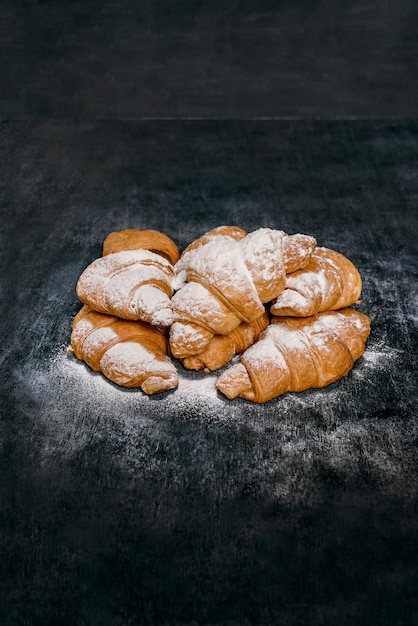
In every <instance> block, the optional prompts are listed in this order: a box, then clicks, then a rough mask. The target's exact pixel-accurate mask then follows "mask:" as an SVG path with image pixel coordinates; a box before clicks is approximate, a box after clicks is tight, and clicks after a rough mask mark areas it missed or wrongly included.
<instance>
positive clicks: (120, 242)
mask: <svg viewBox="0 0 418 626" xmlns="http://www.w3.org/2000/svg"><path fill="white" fill-rule="evenodd" d="M144 247H145V248H144ZM103 254H104V256H102V257H100V258H99V259H97V260H96V261H93V263H91V264H90V265H89V266H88V267H87V268H86V269H85V270H84V272H83V273H82V274H81V276H80V278H79V280H78V283H77V288H76V290H77V295H78V297H79V298H80V300H81V302H83V303H84V304H87V305H88V306H90V307H91V308H92V309H94V310H95V311H97V312H99V313H106V314H110V315H116V316H117V317H120V318H123V319H128V320H142V321H145V322H149V323H150V324H155V325H160V326H169V325H170V324H171V323H172V322H173V319H174V316H173V311H172V306H171V301H170V299H171V296H172V293H173V286H172V282H173V279H174V266H173V261H174V260H175V259H177V258H178V250H177V247H176V245H175V244H174V242H173V241H171V239H169V237H167V236H166V235H164V234H163V233H159V232H158V231H150V230H148V231H135V230H130V229H128V230H124V231H119V232H117V233H111V234H110V235H109V236H108V237H107V238H106V239H105V241H104V244H103Z"/></svg>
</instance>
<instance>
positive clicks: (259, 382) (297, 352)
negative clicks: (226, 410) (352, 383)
mask: <svg viewBox="0 0 418 626" xmlns="http://www.w3.org/2000/svg"><path fill="white" fill-rule="evenodd" d="M369 333H370V319H369V318H368V317H367V315H365V314H364V313H361V312H359V311H356V310H354V309H351V308H344V309H341V310H339V311H326V312H323V313H319V314H317V315H315V316H312V317H307V318H296V317H293V318H290V317H285V318H279V317H276V318H273V320H272V324H270V325H269V326H268V328H267V329H266V330H265V331H264V332H263V333H262V334H261V336H260V338H259V340H258V341H257V342H256V343H255V344H254V345H253V346H251V347H250V348H248V350H246V351H245V352H244V353H243V354H242V355H241V360H240V362H239V363H237V364H235V365H232V366H231V367H230V368H228V369H227V370H225V371H224V372H223V373H222V374H221V375H220V376H219V378H218V381H217V385H216V386H217V388H218V390H219V391H221V392H222V393H223V394H224V395H226V396H227V397H228V398H230V399H233V398H236V397H241V398H245V399H247V400H251V401H253V402H258V403H262V402H267V401H268V400H271V399H273V398H276V397H277V396H279V395H281V394H282V393H285V392H286V391H304V390H306V389H310V388H319V387H325V386H326V385H329V384H330V383H332V382H335V381H337V380H338V379H339V378H342V377H343V376H345V375H346V374H347V373H348V372H349V371H350V370H351V368H352V367H353V365H354V362H355V361H356V360H357V359H358V358H359V357H360V356H361V355H362V354H363V352H364V348H365V342H366V340H367V337H368V336H369Z"/></svg>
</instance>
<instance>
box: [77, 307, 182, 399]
mask: <svg viewBox="0 0 418 626" xmlns="http://www.w3.org/2000/svg"><path fill="white" fill-rule="evenodd" d="M71 348H72V351H73V353H74V354H75V356H76V357H77V358H78V359H80V360H81V361H85V363H87V365H88V366H89V367H91V369H93V370H94V371H96V372H102V373H103V374H104V375H105V376H106V377H107V378H108V379H109V380H111V381H113V382H114V383H116V384H117V385H122V386H124V387H141V389H142V390H143V391H144V392H145V393H147V394H154V393H157V392H159V391H167V390H169V389H174V388H175V387H177V385H178V372H177V370H176V368H175V366H174V364H173V363H172V361H171V359H170V358H169V357H168V356H167V354H166V353H167V339H166V337H165V335H164V333H163V331H162V330H160V329H159V328H157V327H155V326H152V325H150V324H148V323H146V322H141V321H139V322H136V321H129V320H123V319H120V318H118V317H115V316H113V315H105V314H102V313H97V312H96V311H93V310H92V309H91V308H90V307H88V306H86V305H84V306H83V308H82V309H81V310H80V311H79V313H78V314H77V315H76V317H75V318H74V321H73V326H72V334H71Z"/></svg>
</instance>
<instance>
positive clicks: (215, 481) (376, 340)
mask: <svg viewBox="0 0 418 626" xmlns="http://www.w3.org/2000/svg"><path fill="white" fill-rule="evenodd" d="M0 162H1V170H0V183H1V214H2V217H1V224H2V228H1V246H0V259H1V266H2V270H3V271H2V274H1V290H2V291H1V293H2V308H3V312H2V315H1V318H0V324H1V337H2V350H1V357H0V358H1V362H2V382H1V422H0V437H1V443H2V447H1V456H0V524H1V532H0V554H1V558H0V571H1V574H0V623H1V624H2V625H3V626H12V625H13V626H15V625H38V624H39V625H41V624H42V625H43V626H46V625H52V624H54V625H55V624H62V625H66V624H68V625H71V626H75V625H79V626H81V625H83V626H84V625H89V626H90V625H91V626H93V625H94V626H96V625H99V624H100V625H102V624H103V625H105V626H107V625H112V626H113V625H120V626H122V625H123V626H125V625H126V626H127V625H128V624H131V625H141V626H142V625H160V624H164V625H171V626H174V625H182V626H192V625H193V626H195V625H197V624H199V625H202V624H204V625H208V626H209V625H211V626H214V625H225V626H238V625H239V626H246V625H255V626H267V625H269V626H270V625H273V624H274V625H285V626H296V625H301V624H303V625H305V624H309V625H320V624H321V625H327V626H332V625H335V624H339V625H340V626H347V625H356V626H357V625H362V626H363V625H366V624H367V625H368V624H370V625H373V626H375V625H379V626H382V625H387V626H394V625H395V624H396V626H400V625H403V626H407V625H408V626H412V625H413V624H416V623H417V620H418V524H417V519H418V517H417V513H418V499H417V488H418V461H417V448H416V445H417V435H418V424H417V416H416V401H417V391H416V386H417V380H416V350H417V335H416V326H417V319H418V306H417V292H416V279H417V263H416V261H417V234H418V233H417V220H416V218H417V204H418V170H417V163H418V125H417V123H416V122H408V121H386V122H384V121H374V122H372V121H369V122H367V121H363V122H362V121H345V122H341V121H334V122H333V121H317V122H307V121H305V122H302V121H280V122H278V121H276V122H273V121H264V122H260V121H259V122H256V121H253V122H250V121H248V122H244V121H241V122H240V121H235V122H227V121H225V122H221V121H218V122H216V121H206V122H203V121H172V122H170V121H166V122H161V121H160V122H157V121H153V122H151V121H149V122H146V121H119V122H117V121H113V122H111V121H107V122H106V121H103V122H87V121H85V122H76V121H73V122H69V121H67V122H66V121H44V122H23V121H22V122H18V121H15V122H10V123H3V124H1V126H0ZM221 224H236V225H239V226H242V227H243V228H245V229H247V230H253V229H256V228H259V227H262V226H266V227H273V228H280V229H283V230H285V231H286V232H288V233H295V232H305V233H308V234H311V235H313V236H315V237H316V238H317V241H318V243H319V244H320V245H325V246H329V247H333V248H335V249H337V250H339V251H341V252H342V253H344V254H346V255H347V256H349V257H350V258H351V259H352V260H353V261H354V262H355V263H356V265H357V266H358V268H359V270H360V272H361V274H362V277H363V282H364V289H363V299H362V302H361V304H360V305H358V307H359V309H360V310H362V311H364V312H366V313H367V314H368V315H369V316H370V317H371V320H372V332H371V336H370V338H369V341H368V343H367V349H366V352H365V354H364V356H363V357H362V358H361V359H360V360H359V361H358V362H357V364H356V366H355V368H354V369H353V370H352V372H351V373H350V374H349V375H348V376H347V377H346V378H344V379H343V380H341V381H339V382H337V383H335V384H334V385H332V386H330V387H328V388H325V389H322V390H309V391H306V392H303V393H300V394H285V395H284V396H282V397H280V398H277V399H276V400H273V401H271V402H269V403H267V404H266V405H260V406H258V405H253V404H251V403H248V402H246V401H241V400H237V401H234V402H229V401H227V400H226V399H224V398H223V397H222V396H221V395H220V394H219V395H218V394H217V393H216V391H215V389H214V381H215V375H209V376H206V375H204V374H200V373H186V372H184V371H181V372H180V373H181V380H180V386H179V388H178V389H177V390H176V391H174V392H170V393H166V394H161V395H160V396H155V397H153V398H149V397H147V396H145V395H144V394H142V393H141V392H140V391H135V390H124V389H120V388H117V387H116V386H115V385H113V384H111V383H109V382H107V381H106V380H105V379H104V378H102V377H101V376H100V375H98V374H93V373H92V372H90V370H88V369H87V368H86V367H85V366H84V365H83V364H81V363H79V362H76V360H75V359H74V358H73V357H71V356H68V355H67V354H66V347H67V345H68V342H69V336H70V327H71V321H72V318H73V317H74V315H75V313H76V312H77V311H78V309H79V307H80V303H79V302H78V300H77V297H76V294H75V284H76V281H77V278H78V276H79V274H80V273H81V271H82V270H83V269H84V268H85V267H86V265H87V264H88V263H90V262H91V261H92V260H94V259H95V258H97V257H98V256H99V255H100V251H101V244H102V241H103V239H104V237H105V236H106V235H107V234H108V233H109V232H111V231H113V230H118V229H122V228H127V227H132V228H156V229H160V230H163V231H164V232H166V233H167V234H169V235H170V236H171V237H172V238H173V239H174V240H175V241H176V243H177V244H178V246H179V247H180V248H181V249H182V248H184V247H185V246H186V244H187V243H189V242H190V241H191V240H192V239H193V238H195V237H197V236H198V235H200V234H202V233H203V232H205V231H206V230H208V229H210V228H213V227H214V226H218V225H221Z"/></svg>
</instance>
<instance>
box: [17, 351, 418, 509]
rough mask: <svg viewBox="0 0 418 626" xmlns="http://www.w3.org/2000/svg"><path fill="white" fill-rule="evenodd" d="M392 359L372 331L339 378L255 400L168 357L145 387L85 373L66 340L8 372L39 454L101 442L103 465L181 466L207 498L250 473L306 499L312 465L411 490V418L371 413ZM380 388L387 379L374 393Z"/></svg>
mask: <svg viewBox="0 0 418 626" xmlns="http://www.w3.org/2000/svg"><path fill="white" fill-rule="evenodd" d="M266 349H267V351H269V350H271V346H270V347H267V348H266ZM401 358H404V355H403V354H402V351H401V350H396V349H392V348H391V347H390V346H388V345H385V344H384V343H383V342H382V343H379V342H377V343H376V342H375V341H372V342H371V343H370V346H366V351H365V353H364V355H363V357H362V358H361V359H360V360H359V361H358V362H357V364H356V366H355V367H354V369H353V370H352V372H351V373H350V375H349V377H348V378H347V379H344V380H342V381H339V382H338V383H334V384H332V385H330V386H328V387H326V388H324V389H311V390H309V391H307V392H302V393H286V394H284V395H282V396H280V397H279V398H277V399H275V400H273V401H271V402H268V403H266V404H263V405H256V404H253V403H251V402H247V401H245V400H240V399H238V400H233V401H230V400H228V399H227V398H225V396H223V394H221V393H220V392H218V391H217V389H216V380H217V374H216V373H212V374H204V373H202V372H189V371H187V370H184V369H183V368H182V366H181V365H180V364H179V363H178V362H177V361H174V364H175V367H176V369H177V371H178V374H179V384H178V388H177V389H174V390H172V391H168V392H164V393H161V394H155V395H154V396H147V395H146V394H145V393H143V392H142V391H141V390H138V389H126V388H123V387H118V386H117V385H114V384H113V383H111V382H110V381H108V380H107V379H106V378H105V377H104V376H103V375H102V374H99V373H95V372H92V370H90V369H89V368H88V367H87V366H86V365H85V364H84V363H83V362H81V361H78V360H77V359H76V358H75V357H74V356H67V355H66V353H65V347H62V348H60V350H59V351H58V352H57V353H55V354H53V355H50V356H49V357H48V358H45V359H44V360H40V359H39V358H36V357H35V356H34V357H30V358H28V359H27V361H26V362H25V363H24V364H22V365H21V366H19V367H16V368H15V370H14V374H13V375H14V378H15V381H14V386H15V388H16V389H18V390H19V398H20V406H21V410H22V411H25V414H26V419H27V420H28V421H29V423H28V425H27V427H29V429H30V431H31V440H32V441H33V442H34V443H33V445H36V446H37V454H39V455H40V456H39V462H41V463H44V464H48V463H57V464H59V465H62V464H63V463H64V462H65V461H66V460H68V461H69V462H72V460H73V459H74V458H77V459H80V458H81V459H82V460H81V461H80V460H79V461H78V462H89V463H91V462H94V456H95V455H96V454H98V453H99V452H100V451H102V450H105V451H109V454H111V463H112V467H114V466H117V467H119V468H120V469H121V470H123V471H124V472H127V473H129V475H130V476H132V479H134V480H136V478H135V477H139V476H141V477H142V479H144V477H146V476H148V477H150V479H152V477H153V476H155V475H156V474H155V472H158V474H157V475H158V476H160V477H161V476H165V475H166V476H168V477H171V478H170V479H172V480H174V479H175V477H176V476H179V477H182V476H183V478H184V476H185V472H188V471H190V472H191V473H192V475H193V476H194V480H195V481H196V482H195V488H196V489H202V490H204V492H205V493H207V494H208V497H211V492H212V491H213V492H214V495H215V496H216V497H218V496H219V493H218V491H219V490H220V489H221V488H223V486H224V488H225V490H226V492H227V493H228V494H229V496H231V497H233V495H234V493H237V495H239V493H240V491H241V489H242V486H243V484H251V485H253V486H254V488H256V489H257V490H258V491H263V490H264V491H266V492H268V493H269V496H270V498H271V499H272V500H275V501H278V502H282V503H286V505H289V506H290V505H294V504H295V505H297V504H298V503H301V502H303V503H304V504H305V505H307V506H309V505H310V504H312V505H314V504H315V502H316V501H317V500H318V499H320V498H321V488H322V480H321V479H320V477H318V471H319V469H320V468H329V470H330V471H333V472H334V473H338V475H340V476H341V477H342V479H344V480H346V481H349V480H355V478H356V476H358V475H359V472H361V471H362V468H364V464H365V463H366V467H367V471H368V474H369V475H372V476H373V479H374V480H375V484H376V486H379V485H380V486H381V488H382V489H385V491H389V490H390V489H394V490H396V489H398V488H399V486H400V485H403V487H402V488H403V489H404V490H405V493H406V492H407V491H408V489H409V490H410V492H411V494H412V493H413V492H415V491H414V490H415V489H416V485H414V484H412V483H411V481H410V480H409V479H408V468H409V466H410V463H411V462H412V457H411V459H409V460H408V459H405V455H404V456H403V462H402V464H399V463H397V462H396V459H397V454H398V452H400V450H401V448H402V446H403V448H402V450H403V452H404V451H405V449H406V448H405V446H406V442H407V440H408V439H410V438H411V437H413V436H414V433H413V432H412V431H411V429H412V425H408V424H405V428H404V430H400V428H401V426H400V425H401V422H400V421H399V417H398V416H397V414H396V412H395V413H394V414H393V415H391V414H390V413H389V414H388V415H387V416H386V417H385V418H384V419H382V418H380V417H374V416H373V412H374V411H376V412H377V411H378V410H379V409H380V407H382V397H381V396H382V393H384V388H382V386H379V382H380V379H381V377H382V375H385V376H386V375H388V372H393V371H395V370H396V360H397V359H401ZM237 361H238V359H237V358H235V359H234V361H233V363H234V362H237ZM388 376H389V375H388ZM388 381H389V382H390V378H388ZM366 397H367V407H368V408H367V411H368V412H367V413H365V412H364V407H365V404H364V400H365V398H366ZM389 399H390V389H389V390H388V392H387V398H386V401H383V402H386V405H387V404H388V403H389V404H390V400H389ZM25 407H26V408H25ZM393 410H395V409H393ZM394 432H396V433H397V435H396V437H395V438H394V435H393V433H394ZM415 436H416V433H415ZM389 439H390V441H391V445H390V446H389V448H388V446H387V441H388V440H389ZM411 440H412V439H411ZM35 442H36V443H35ZM193 446H194V447H193ZM199 446H200V448H199ZM184 448H186V449H184ZM199 449H200V453H199ZM408 449H409V448H408ZM412 450H413V448H412V447H411V454H412ZM100 453H103V452H100ZM414 454H415V453H414ZM186 462H187V463H188V464H189V466H188V467H187V468H186V466H185V463H186ZM408 463H409V465H408ZM227 468H229V469H227ZM199 481H202V482H201V483H200V482H199ZM215 492H216V493H215ZM212 495H213V494H212Z"/></svg>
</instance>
